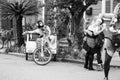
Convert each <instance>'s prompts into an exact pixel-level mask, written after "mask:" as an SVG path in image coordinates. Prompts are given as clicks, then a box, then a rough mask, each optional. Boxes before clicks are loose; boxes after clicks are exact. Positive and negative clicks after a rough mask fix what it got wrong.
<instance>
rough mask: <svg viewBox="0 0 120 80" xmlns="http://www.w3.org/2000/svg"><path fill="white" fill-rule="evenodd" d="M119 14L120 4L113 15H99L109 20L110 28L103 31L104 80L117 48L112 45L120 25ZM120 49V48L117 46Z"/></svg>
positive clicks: (106, 77)
mask: <svg viewBox="0 0 120 80" xmlns="http://www.w3.org/2000/svg"><path fill="white" fill-rule="evenodd" d="M119 14H120V3H118V4H117V5H116V6H115V9H114V12H113V13H104V14H100V15H99V16H100V17H101V18H109V19H111V22H110V26H109V27H108V28H107V29H106V30H105V33H104V34H105V41H104V50H105V62H104V75H105V78H104V80H108V74H109V70H110V62H111V59H112V56H113V54H114V52H115V51H116V50H117V48H116V47H115V46H114V44H113V37H114V34H115V33H117V34H118V33H119V29H117V28H118V27H119V26H120V25H117V24H119V22H118V20H117V18H118V17H119ZM117 47H120V46H117Z"/></svg>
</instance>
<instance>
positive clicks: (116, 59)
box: [63, 53, 120, 68]
mask: <svg viewBox="0 0 120 80" xmlns="http://www.w3.org/2000/svg"><path fill="white" fill-rule="evenodd" d="M63 61H65V62H66V61H68V62H72V63H81V64H84V60H80V59H63ZM93 64H94V65H95V66H96V65H97V61H94V62H93ZM110 66H111V67H113V68H120V56H119V55H118V53H114V55H113V57H112V60H111V64H110Z"/></svg>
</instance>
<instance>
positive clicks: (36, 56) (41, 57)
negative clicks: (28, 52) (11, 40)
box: [33, 48, 52, 65]
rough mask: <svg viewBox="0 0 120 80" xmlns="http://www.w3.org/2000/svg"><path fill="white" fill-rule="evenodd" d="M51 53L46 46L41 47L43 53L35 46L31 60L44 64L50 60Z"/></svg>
mask: <svg viewBox="0 0 120 80" xmlns="http://www.w3.org/2000/svg"><path fill="white" fill-rule="evenodd" d="M51 58H52V53H51V51H50V50H49V49H48V48H44V49H43V53H42V52H41V49H40V48H37V49H36V50H35V51H34V53H33V60H34V62H35V63H36V64H38V65H46V64H48V63H49V62H50V60H51Z"/></svg>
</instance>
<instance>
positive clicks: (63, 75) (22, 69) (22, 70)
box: [0, 54, 120, 80]
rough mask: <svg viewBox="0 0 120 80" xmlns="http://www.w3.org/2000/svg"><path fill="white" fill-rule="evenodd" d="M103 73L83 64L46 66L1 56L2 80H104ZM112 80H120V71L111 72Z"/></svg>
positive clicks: (52, 63)
mask: <svg viewBox="0 0 120 80" xmlns="http://www.w3.org/2000/svg"><path fill="white" fill-rule="evenodd" d="M103 77H104V75H103V71H102V72H98V71H88V70H86V69H84V68H83V65H82V64H75V63H65V62H64V63H63V62H51V63H49V64H48V65H46V66H39V65H36V64H35V63H34V62H32V61H25V59H24V57H18V56H13V55H6V54H0V80H103ZM110 79H111V80H120V69H118V68H112V69H111V70H110Z"/></svg>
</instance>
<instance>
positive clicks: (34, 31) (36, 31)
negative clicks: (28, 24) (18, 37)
mask: <svg viewBox="0 0 120 80" xmlns="http://www.w3.org/2000/svg"><path fill="white" fill-rule="evenodd" d="M27 33H38V34H41V33H42V32H40V30H38V29H36V30H33V31H25V32H23V35H25V34H27Z"/></svg>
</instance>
